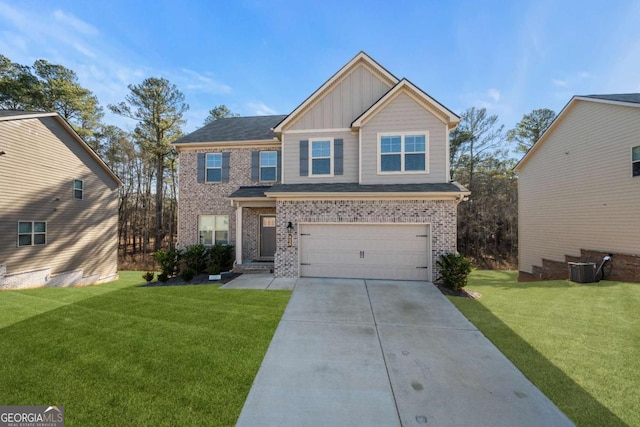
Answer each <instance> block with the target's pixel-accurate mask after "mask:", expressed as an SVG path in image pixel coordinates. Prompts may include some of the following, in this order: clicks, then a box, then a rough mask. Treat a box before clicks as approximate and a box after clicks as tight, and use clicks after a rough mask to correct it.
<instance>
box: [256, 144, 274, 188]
mask: <svg viewBox="0 0 640 427" xmlns="http://www.w3.org/2000/svg"><path fill="white" fill-rule="evenodd" d="M262 153H275V154H276V164H275V166H265V168H274V169H275V170H276V176H275V178H274V179H273V180H270V181H263V180H262ZM258 181H259V182H278V152H277V151H274V150H269V151H260V152H259V154H258Z"/></svg>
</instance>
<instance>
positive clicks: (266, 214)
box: [229, 186, 276, 273]
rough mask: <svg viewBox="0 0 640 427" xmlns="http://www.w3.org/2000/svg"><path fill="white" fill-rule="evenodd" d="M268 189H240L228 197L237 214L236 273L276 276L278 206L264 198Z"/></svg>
mask: <svg viewBox="0 0 640 427" xmlns="http://www.w3.org/2000/svg"><path fill="white" fill-rule="evenodd" d="M269 188H270V187H263V186H260V187H240V188H239V189H238V190H236V191H235V192H234V193H233V194H231V196H230V197H229V198H230V199H231V204H232V206H233V207H234V208H235V214H236V221H235V223H236V228H235V234H236V235H235V244H236V261H235V266H234V272H239V273H273V260H274V255H275V251H276V203H275V200H273V199H268V198H267V197H265V195H264V192H265V190H267V189H269Z"/></svg>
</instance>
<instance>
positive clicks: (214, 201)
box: [178, 144, 279, 256]
mask: <svg viewBox="0 0 640 427" xmlns="http://www.w3.org/2000/svg"><path fill="white" fill-rule="evenodd" d="M257 149H258V148H252V147H247V148H233V149H229V148H226V149H225V148H200V149H181V150H180V169H179V172H178V186H179V195H178V247H184V246H187V245H191V244H194V243H198V238H199V236H198V215H228V216H229V243H231V244H233V245H235V240H236V210H235V208H234V207H233V206H231V202H230V201H229V199H227V197H228V196H229V195H230V194H231V193H233V192H234V191H235V190H237V189H238V187H240V186H247V185H265V186H268V185H270V184H272V183H259V182H252V181H251V152H252V151H255V150H257ZM276 149H279V145H278V144H275V145H273V146H264V147H263V146H261V147H260V148H259V150H262V151H268V150H276ZM221 152H230V155H229V182H224V183H210V182H204V183H199V182H198V153H221ZM243 216H244V215H243ZM243 243H244V241H243ZM254 244H255V243H254ZM242 252H243V256H244V253H245V252H244V250H243V251H242Z"/></svg>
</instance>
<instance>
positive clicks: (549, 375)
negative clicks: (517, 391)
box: [450, 271, 640, 426]
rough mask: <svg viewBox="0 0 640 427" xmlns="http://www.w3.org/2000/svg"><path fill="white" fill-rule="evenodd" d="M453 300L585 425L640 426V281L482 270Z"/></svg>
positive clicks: (502, 349) (567, 411)
mask: <svg viewBox="0 0 640 427" xmlns="http://www.w3.org/2000/svg"><path fill="white" fill-rule="evenodd" d="M467 288H468V289H470V290H473V291H476V292H479V293H481V294H482V298H480V299H479V300H469V299H464V298H457V297H451V298H450V300H451V301H452V302H453V303H454V304H455V305H456V307H458V309H460V311H462V313H464V314H465V316H467V317H468V318H469V320H471V321H472V322H473V323H474V324H475V325H476V326H477V327H478V329H480V330H481V331H482V332H483V333H484V334H485V335H486V336H487V338H489V339H490V340H491V341H492V342H493V343H494V344H495V345H496V346H497V347H498V348H499V349H500V350H501V351H502V352H503V353H504V354H505V355H506V356H507V357H508V358H509V359H510V360H511V361H512V362H513V363H514V364H515V365H516V366H517V367H518V368H519V369H520V370H521V371H522V372H523V373H524V374H525V375H526V376H527V377H528V378H529V379H530V380H531V381H532V382H533V383H534V384H535V385H536V386H538V388H540V390H541V391H542V392H543V393H545V394H546V395H547V396H548V397H549V398H550V399H551V400H552V401H553V402H554V403H555V404H556V405H557V406H558V407H559V408H560V409H561V410H562V411H563V412H564V413H565V414H567V416H569V418H571V420H572V421H573V422H574V423H576V424H577V425H578V426H613V425H634V426H640V410H639V409H638V408H640V406H639V405H640V404H639V402H640V368H638V364H639V363H640V284H637V283H623V282H610V281H604V282H600V283H598V284H577V283H572V282H569V281H565V280H560V281H544V282H532V283H517V273H515V272H504V271H475V272H473V273H472V274H471V276H470V279H469V285H468V286H467Z"/></svg>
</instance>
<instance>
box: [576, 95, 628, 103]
mask: <svg viewBox="0 0 640 427" xmlns="http://www.w3.org/2000/svg"><path fill="white" fill-rule="evenodd" d="M584 98H595V99H605V100H607V101H618V102H631V103H634V104H640V93H617V94H611V95H585V96H584Z"/></svg>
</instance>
